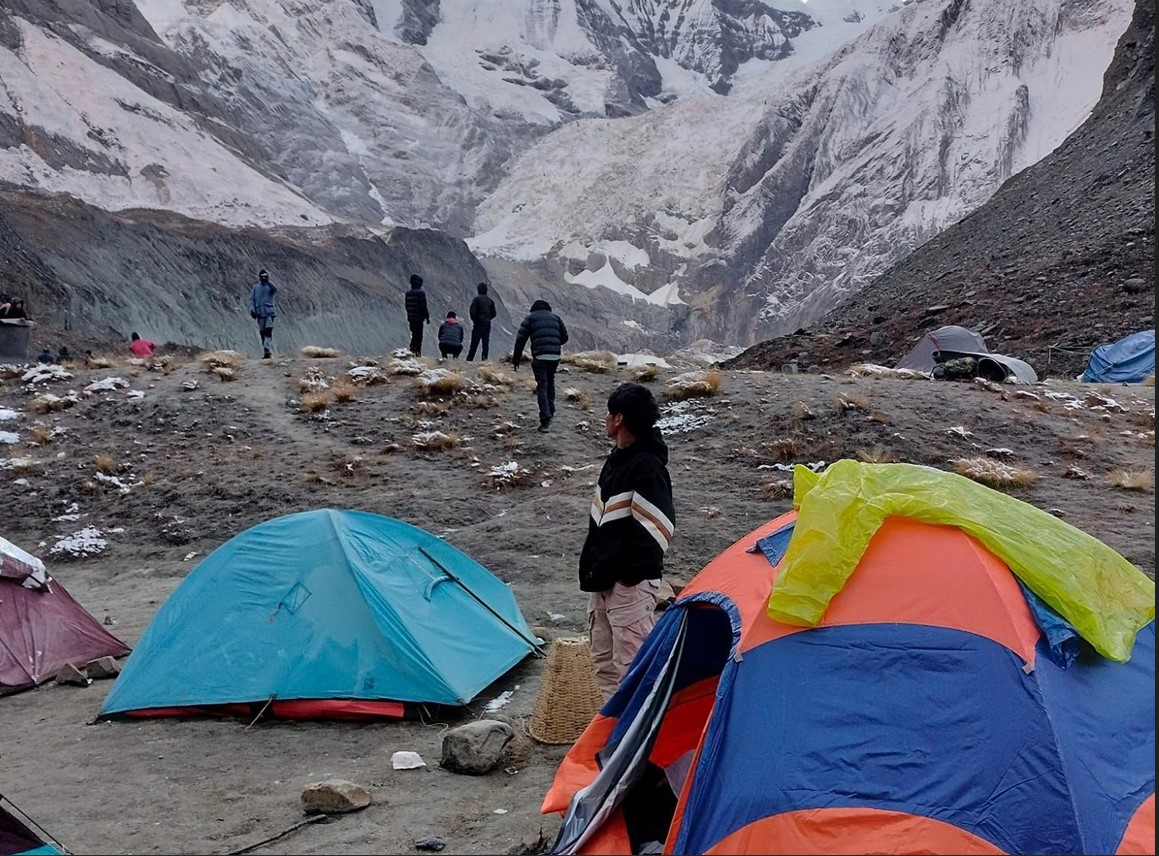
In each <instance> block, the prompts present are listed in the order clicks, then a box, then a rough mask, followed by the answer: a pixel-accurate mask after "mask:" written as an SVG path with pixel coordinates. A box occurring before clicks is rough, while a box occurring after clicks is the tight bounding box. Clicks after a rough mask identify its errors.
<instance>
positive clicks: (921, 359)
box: [895, 324, 1038, 383]
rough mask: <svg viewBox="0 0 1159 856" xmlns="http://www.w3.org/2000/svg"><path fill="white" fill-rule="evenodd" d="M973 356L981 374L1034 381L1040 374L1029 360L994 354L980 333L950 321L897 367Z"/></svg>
mask: <svg viewBox="0 0 1159 856" xmlns="http://www.w3.org/2000/svg"><path fill="white" fill-rule="evenodd" d="M960 356H961V357H974V358H975V359H976V360H978V371H979V374H981V376H982V377H987V378H989V379H991V380H996V381H1003V380H1006V379H1007V378H1009V377H1014V378H1015V379H1017V380H1020V381H1022V382H1023V383H1034V382H1035V381H1037V380H1038V374H1037V373H1036V372H1035V371H1034V369H1033V368H1031V366H1030V364H1029V363H1027V362H1025V361H1023V360H1020V359H1018V358H1017V357H1009V356H1006V355H1005V354H994V353H991V352H990V349H989V348H987V347H986V341H985V340H984V339H983V338H982V335H981V334H980V333H976V332H974V331H973V330H967V329H966V328H965V327H958V326H955V325H953V324H949V325H947V326H945V327H939V328H938V329H936V330H931V331H930V332H929V333H926V334H925V335H924V336H922V337H921V339H919V340H918V343H917V344H916V345H914V347H913V349H912V350H911V351H910V352H909V353H908V354H906V355H905V356H904V357H902V358H901V359H900V360H898V363H897V366H895V368H899V369H917V370H918V371H923V372H929V371H933V369H934V366H936V365H937V364H938V362H939V361H940V360H941V359H943V358H947V357H960Z"/></svg>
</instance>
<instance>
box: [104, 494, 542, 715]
mask: <svg viewBox="0 0 1159 856" xmlns="http://www.w3.org/2000/svg"><path fill="white" fill-rule="evenodd" d="M537 641H538V640H536V639H535V637H534V635H533V634H532V632H531V630H530V628H529V627H528V626H527V623H526V621H525V620H524V618H523V615H522V614H521V613H520V611H519V606H518V605H517V604H516V602H515V596H514V594H513V593H512V591H511V589H510V588H509V587H508V586H507V585H506V584H505V583H503V582H502V581H500V580H499V579H497V578H496V577H495V576H494V575H492V574H491V573H490V572H489V571H488V570H487V569H486V568H484V567H483V566H482V565H480V564H479V563H478V562H476V561H475V560H473V559H471V558H470V557H469V556H467V555H465V554H464V553H462V552H460V551H459V550H456V549H455V548H454V547H452V546H451V545H449V544H447V543H445V542H444V541H442V540H440V539H439V538H436V537H435V536H434V535H431V534H430V533H429V532H426V531H424V530H422V529H419V528H417V527H415V526H411V525H409V524H407V523H402V522H401V521H398V520H393V519H391V518H388V517H381V516H379V515H376V514H368V513H365V512H359V511H335V510H331V509H321V510H316V511H307V512H302V513H300V514H291V515H289V516H286V517H279V518H277V519H274V520H269V521H267V522H265V523H260V524H258V525H257V526H254V527H252V528H251V529H248V530H246V531H245V532H243V533H241V534H240V535H238V536H236V537H234V538H233V539H231V540H230V541H228V542H226V543H225V544H223V545H222V546H221V547H219V548H218V549H217V550H215V551H214V552H213V553H211V554H210V555H209V556H207V557H206V558H205V559H204V561H202V562H201V563H200V564H199V565H198V566H197V567H196V568H195V569H194V570H193V571H192V572H191V573H190V574H189V576H188V577H187V578H186V579H185V580H184V581H183V582H182V583H181V585H180V586H178V587H177V589H176V590H175V591H174V592H173V594H172V595H170V597H169V599H168V600H167V601H166V602H165V604H164V605H163V606H162V607H161V609H160V610H159V611H158V613H157V615H156V616H155V617H154V618H153V621H152V622H151V623H150V624H149V626H148V628H147V629H146V630H145V633H144V634H143V635H142V637H141V640H140V642H138V644H137V646H136V649H135V650H134V651H133V654H132V655H131V656H130V657H129V659H128V661H127V662H126V664H125V667H124V670H123V671H122V673H121V675H120V677H119V678H118V679H117V682H116V684H115V685H114V686H113V689H112V692H110V693H109V695H108V697H107V698H106V700H105V703H104V706H103V707H102V708H101V716H102V717H110V716H116V715H134V716H164V715H189V714H197V713H222V712H224V713H235V714H238V715H247V714H254V715H256V714H259V713H261V712H262V711H267V712H268V713H269V714H271V715H273V716H283V717H288V718H360V717H365V716H370V717H380V716H387V717H401V716H403V715H404V713H405V705H406V703H432V704H446V705H462V704H466V703H467V702H469V701H470V700H471V699H472V698H474V697H475V696H476V695H477V694H478V693H479V692H480V691H481V690H482V689H484V688H485V687H486V686H487V685H488V684H490V683H491V682H492V681H494V680H496V679H497V678H499V677H500V676H501V675H503V674H504V673H505V672H507V671H508V670H509V669H511V668H512V667H513V666H514V665H516V664H517V663H518V662H520V661H521V660H522V659H523V658H524V657H526V656H527V655H528V654H530V653H532V652H533V651H536V650H537Z"/></svg>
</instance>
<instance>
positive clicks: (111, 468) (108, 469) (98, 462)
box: [93, 454, 117, 476]
mask: <svg viewBox="0 0 1159 856" xmlns="http://www.w3.org/2000/svg"><path fill="white" fill-rule="evenodd" d="M93 466H95V467H96V468H97V472H98V473H104V474H105V475H107V476H109V475H112V474H113V473H115V472H116V471H117V462H116V460H115V459H114V458H113V456H112V455H109V454H101V455H97V456H96V457H94V458H93Z"/></svg>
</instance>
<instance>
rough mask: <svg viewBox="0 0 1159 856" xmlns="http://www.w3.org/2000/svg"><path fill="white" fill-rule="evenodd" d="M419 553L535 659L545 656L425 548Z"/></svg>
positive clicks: (537, 645)
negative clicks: (496, 620) (512, 635)
mask: <svg viewBox="0 0 1159 856" xmlns="http://www.w3.org/2000/svg"><path fill="white" fill-rule="evenodd" d="M419 552H420V553H422V554H423V555H424V556H426V557H427V558H428V559H429V560H430V561H431V564H433V565H434V566H435V567H436V568H438V569H439V570H440V571H442V572H443V573H444V574H446V575H447V577H448V578H449V579H450V580H451V582H453V583H455V584H456V585H457V586H459V588H461V589H462V590H463V591H465V592H466V593H467V594H469V595H470V596H471V597H473V598H474V599H475V601H476V602H477V603H478V604H479V605H480V606H482V607H483V608H484V609H485V610H487V611H488V612H489V613H491V614H492V615H494V616H495V617H496V618H498V619H499V620H500V621H502V622H503V624H504V625H505V626H506V627H507V629H508V630H510V631H511V632H512V633H514V634H515V635H516V636H518V637H519V638H520V639H522V640H523V641H524V642H526V643H527V644H528V645H530V646H531V650H532V653H534V654H535V656H536V657H543V656H545V655H544V653H543V649H542V648H540V647H539V643H538V642H536V641H535V640H534V639H528V638H527V637H526V636H524V635H523V634H522V633H520V632H519V629H518V628H517V627H515V626H514V625H513V624H512V623H511V622H510V621H508V620H507V619H506V618H504V617H503V616H502V615H500V614H499V613H498V612H496V611H495V610H494V609H492V608H491V606H490V605H489V604H487V603H486V602H484V601H483V599H482V598H481V597H479V595H477V594H475V592H473V591H471V590H470V589H469V588H467V586H466V585H465V584H464V583H463V581H462V580H461V579H459V578H458V577H457V576H455V575H454V574H453V573H451V572H450V571H449V570H447V568H445V567H444V566H443V563H442V562H440V561H439V560H438V559H436V558H435V557H434V556H432V555H431V554H430V553H428V552H427V551H426V548H425V547H419Z"/></svg>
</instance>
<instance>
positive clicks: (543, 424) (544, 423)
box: [538, 419, 551, 434]
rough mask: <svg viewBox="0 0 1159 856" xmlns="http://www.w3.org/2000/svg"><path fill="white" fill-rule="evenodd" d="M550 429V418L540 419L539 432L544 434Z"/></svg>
mask: <svg viewBox="0 0 1159 856" xmlns="http://www.w3.org/2000/svg"><path fill="white" fill-rule="evenodd" d="M550 430H551V420H550V419H542V420H540V422H539V428H538V431H539V433H540V434H546V433H547V432H548V431H550Z"/></svg>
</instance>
